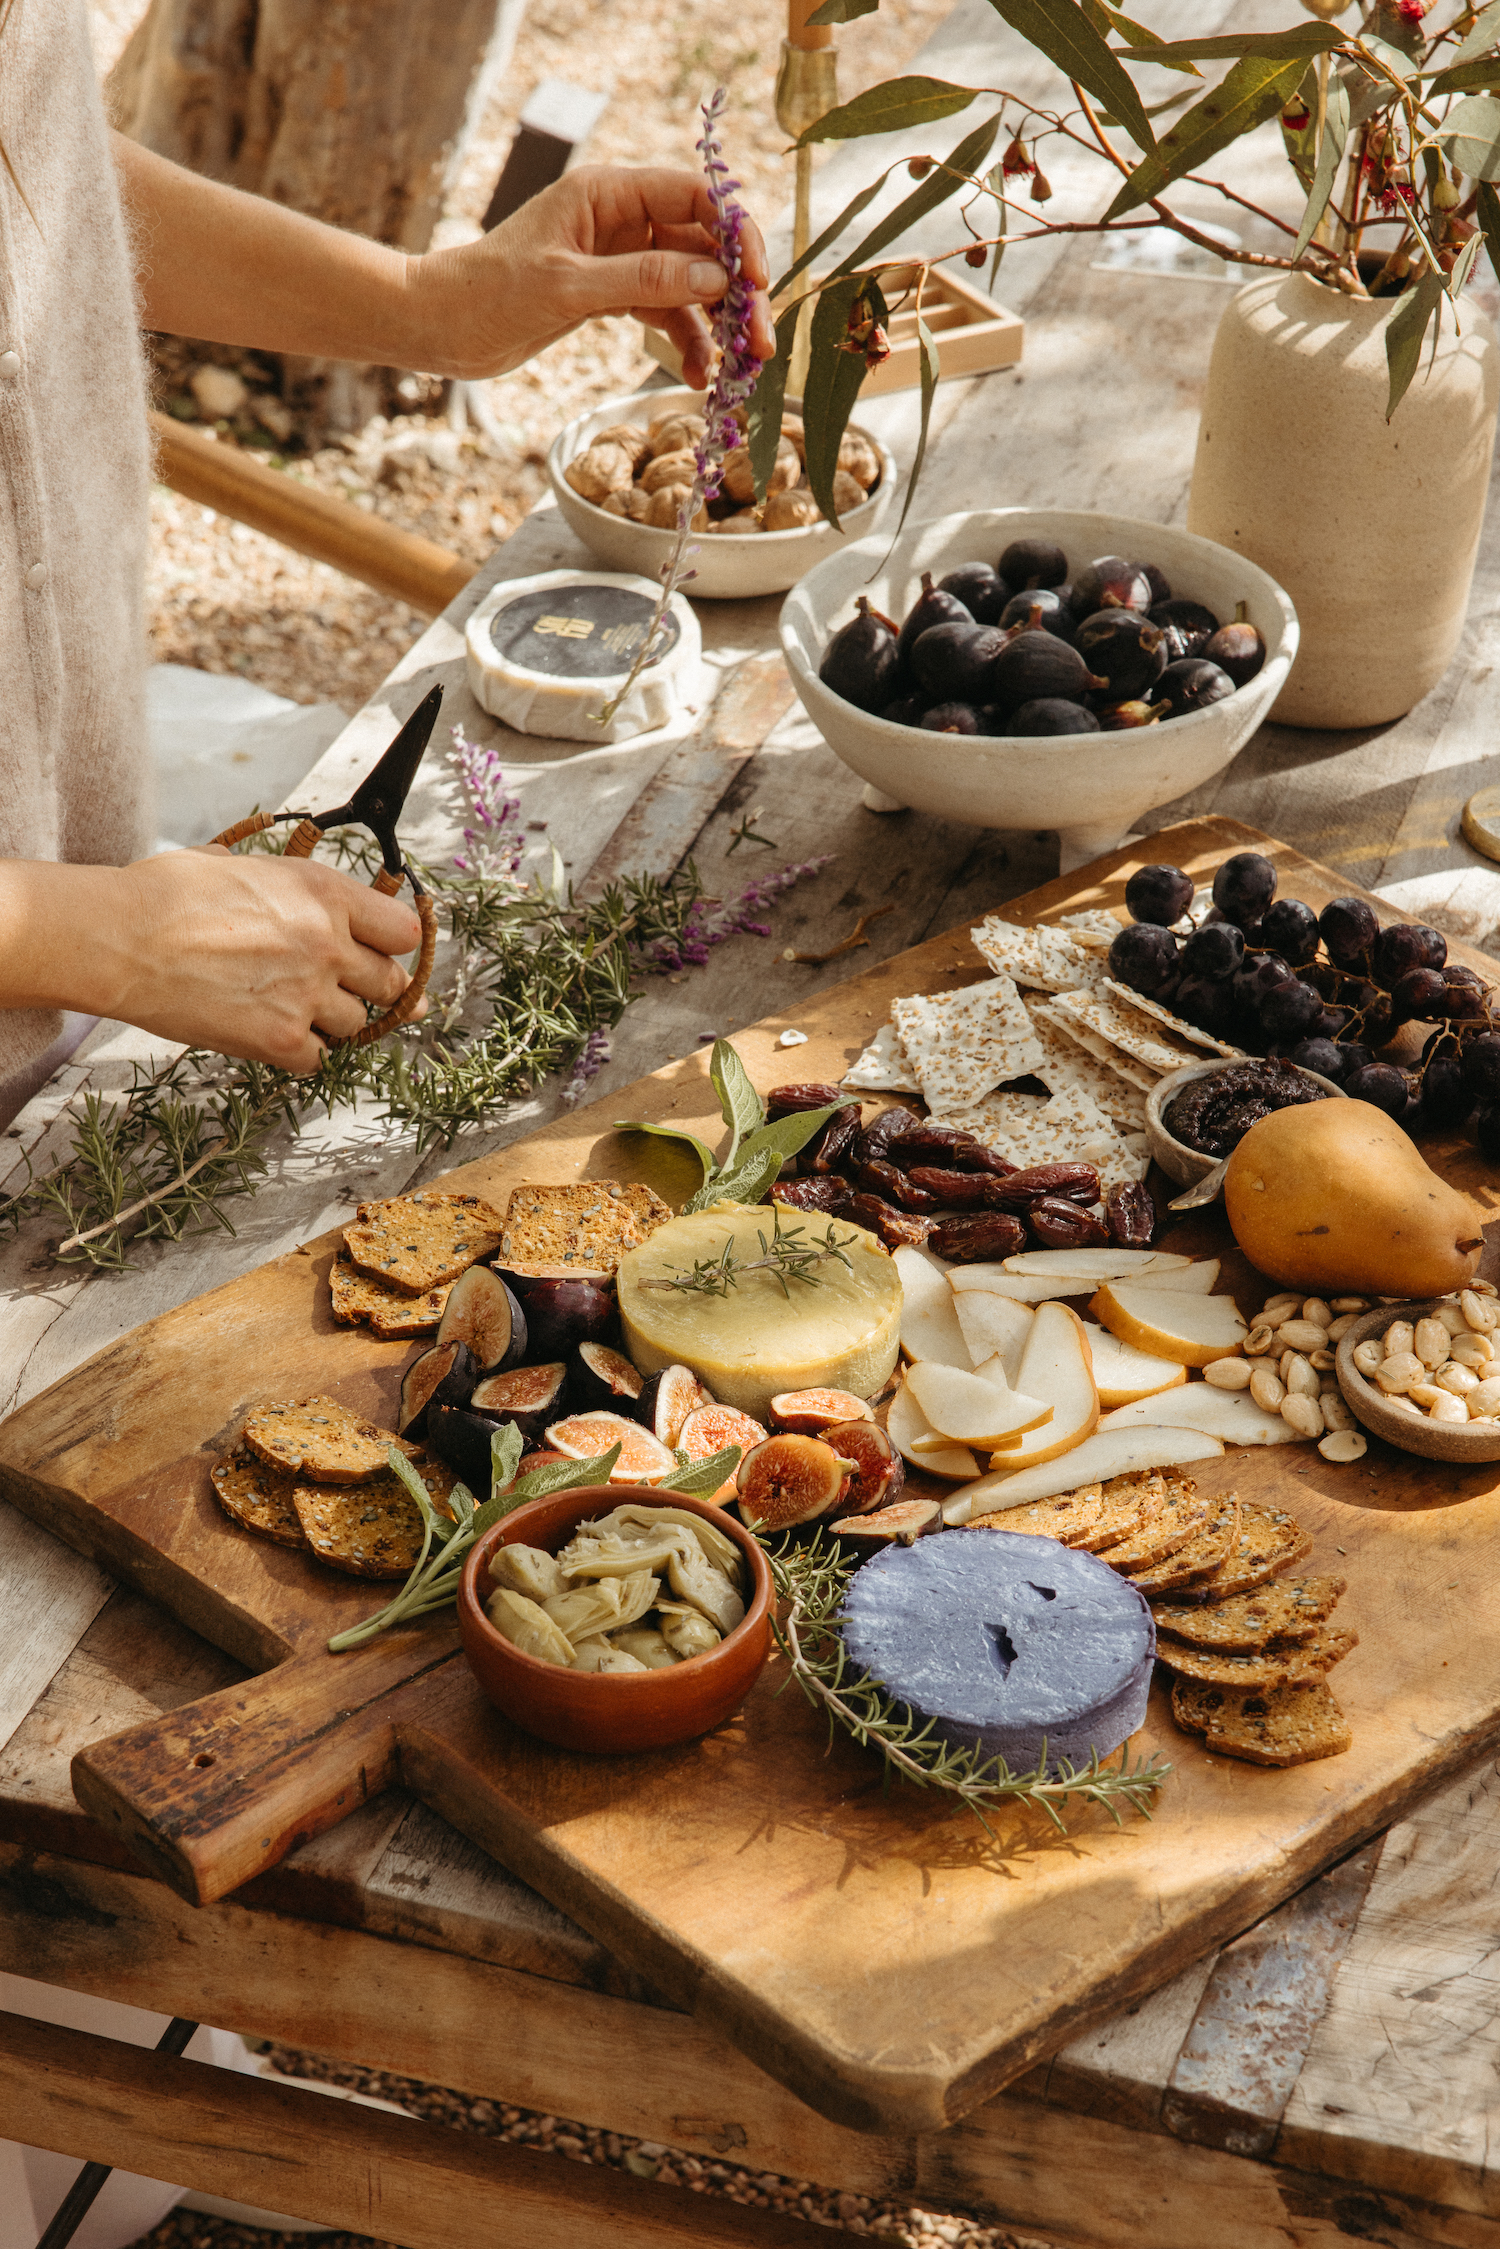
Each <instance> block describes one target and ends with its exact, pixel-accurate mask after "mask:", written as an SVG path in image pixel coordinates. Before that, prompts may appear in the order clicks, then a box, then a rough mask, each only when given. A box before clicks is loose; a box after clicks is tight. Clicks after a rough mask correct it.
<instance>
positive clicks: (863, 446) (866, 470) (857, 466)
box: [835, 430, 880, 493]
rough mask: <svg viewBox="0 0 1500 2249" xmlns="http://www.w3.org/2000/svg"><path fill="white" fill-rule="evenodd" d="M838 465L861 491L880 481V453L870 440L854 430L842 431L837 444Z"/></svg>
mask: <svg viewBox="0 0 1500 2249" xmlns="http://www.w3.org/2000/svg"><path fill="white" fill-rule="evenodd" d="M839 467H840V469H841V470H842V471H843V472H844V474H845V475H846V476H849V477H851V478H852V479H853V480H854V482H855V483H856V484H858V486H859V488H860V491H861V493H865V492H869V491H871V490H873V488H874V487H875V486H876V485H877V484H878V483H879V482H880V455H879V454H878V453H877V452H876V450H875V448H874V446H873V445H872V444H871V443H870V440H869V439H868V438H867V437H861V436H860V435H859V433H858V432H857V431H856V430H845V432H844V435H843V438H842V440H841V442H840V444H839ZM835 489H837V488H836V487H835Z"/></svg>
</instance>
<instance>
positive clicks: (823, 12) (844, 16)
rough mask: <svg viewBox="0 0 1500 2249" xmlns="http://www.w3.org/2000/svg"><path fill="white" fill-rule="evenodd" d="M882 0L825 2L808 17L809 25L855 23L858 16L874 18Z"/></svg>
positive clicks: (828, 0)
mask: <svg viewBox="0 0 1500 2249" xmlns="http://www.w3.org/2000/svg"><path fill="white" fill-rule="evenodd" d="M879 6H880V0H823V5H822V7H821V8H815V9H814V10H813V12H812V14H811V15H810V16H809V17H808V19H807V20H808V22H809V23H816V24H825V23H853V21H854V19H855V17H856V16H873V15H874V14H875V13H876V11H877V9H878V8H879Z"/></svg>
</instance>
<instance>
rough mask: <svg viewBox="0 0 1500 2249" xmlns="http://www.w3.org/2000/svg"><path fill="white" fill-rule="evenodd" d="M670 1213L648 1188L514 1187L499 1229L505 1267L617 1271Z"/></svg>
mask: <svg viewBox="0 0 1500 2249" xmlns="http://www.w3.org/2000/svg"><path fill="white" fill-rule="evenodd" d="M671 1215H672V1213H671V1211H670V1210H669V1209H668V1208H667V1206H666V1204H665V1203H664V1202H663V1201H662V1200H661V1198H660V1196H659V1195H653V1194H652V1192H651V1189H650V1188H649V1187H639V1186H629V1187H626V1186H622V1185H621V1183H620V1181H619V1180H617V1179H579V1180H575V1181H573V1182H571V1183H570V1184H568V1185H566V1186H555V1187H513V1188H512V1189H511V1194H510V1200H509V1202H508V1203H507V1204H506V1206H505V1219H504V1222H503V1224H502V1227H501V1231H500V1257H501V1261H502V1263H504V1264H506V1265H508V1266H512V1267H515V1268H518V1269H519V1270H521V1271H522V1272H526V1273H545V1272H558V1271H566V1270H567V1269H568V1268H569V1267H571V1268H572V1270H573V1271H574V1272H577V1273H610V1274H612V1273H614V1272H616V1271H617V1270H618V1268H619V1263H620V1259H621V1258H622V1257H623V1256H624V1255H625V1253H626V1251H627V1250H632V1249H636V1248H638V1247H639V1245H640V1244H641V1243H642V1242H644V1241H645V1240H646V1239H647V1237H648V1235H651V1234H654V1233H655V1231H656V1229H657V1227H658V1226H660V1225H663V1224H664V1223H665V1221H666V1220H667V1219H669V1218H670V1217H671Z"/></svg>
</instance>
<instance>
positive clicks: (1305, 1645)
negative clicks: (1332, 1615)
mask: <svg viewBox="0 0 1500 2249" xmlns="http://www.w3.org/2000/svg"><path fill="white" fill-rule="evenodd" d="M1358 1646H1359V1634H1358V1633H1357V1632H1350V1631H1348V1630H1346V1629H1343V1628H1341V1627H1339V1626H1337V1625H1334V1626H1330V1627H1327V1628H1325V1629H1324V1630H1323V1631H1321V1632H1319V1633H1317V1634H1316V1635H1315V1636H1314V1638H1312V1639H1311V1640H1281V1641H1277V1640H1272V1641H1270V1642H1269V1643H1268V1644H1267V1645H1266V1646H1265V1647H1263V1648H1254V1649H1251V1650H1249V1651H1248V1652H1246V1653H1239V1652H1238V1651H1236V1650H1235V1649H1233V1648H1190V1647H1189V1646H1188V1645H1187V1644H1186V1642H1185V1641H1181V1640H1174V1639H1173V1638H1172V1637H1171V1635H1170V1633H1164V1632H1158V1634H1157V1636H1156V1655H1157V1661H1158V1662H1159V1663H1164V1664H1165V1665H1166V1666H1167V1669H1168V1670H1169V1671H1175V1672H1177V1673H1179V1674H1180V1676H1181V1677H1183V1678H1184V1679H1202V1680H1205V1681H1207V1683H1208V1684H1209V1685H1210V1686H1214V1687H1280V1686H1285V1685H1288V1684H1295V1682H1297V1681H1298V1680H1301V1679H1311V1678H1315V1677H1316V1678H1321V1677H1322V1675H1323V1673H1324V1672H1325V1671H1329V1670H1331V1669H1332V1667H1333V1666H1334V1664H1336V1663H1342V1662H1343V1660H1344V1658H1345V1656H1346V1655H1348V1654H1349V1652H1350V1650H1351V1649H1353V1648H1357V1647H1358Z"/></svg>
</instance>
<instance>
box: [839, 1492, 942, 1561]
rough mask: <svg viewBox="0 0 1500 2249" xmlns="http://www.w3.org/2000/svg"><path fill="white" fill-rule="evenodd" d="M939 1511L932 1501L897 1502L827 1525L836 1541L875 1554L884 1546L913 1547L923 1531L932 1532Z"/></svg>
mask: <svg viewBox="0 0 1500 2249" xmlns="http://www.w3.org/2000/svg"><path fill="white" fill-rule="evenodd" d="M941 1516H942V1509H941V1507H940V1506H939V1505H938V1503H937V1501H936V1500H935V1499H900V1500H897V1502H896V1504H895V1506H894V1507H882V1508H881V1509H880V1510H879V1512H878V1513H877V1514H874V1515H848V1516H845V1517H844V1518H843V1519H842V1520H841V1521H839V1522H837V1523H833V1524H830V1526H829V1528H830V1529H831V1530H832V1532H833V1535H834V1537H835V1538H838V1539H842V1540H843V1541H844V1543H845V1544H846V1545H848V1546H853V1547H863V1548H864V1549H865V1550H866V1551H867V1552H869V1553H876V1552H878V1551H879V1549H880V1548H881V1547H883V1546H912V1545H914V1544H915V1543H916V1541H917V1540H918V1539H919V1538H921V1537H922V1535H923V1533H924V1532H926V1531H935V1530H936V1529H937V1528H938V1524H939V1520H940V1518H941Z"/></svg>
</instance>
